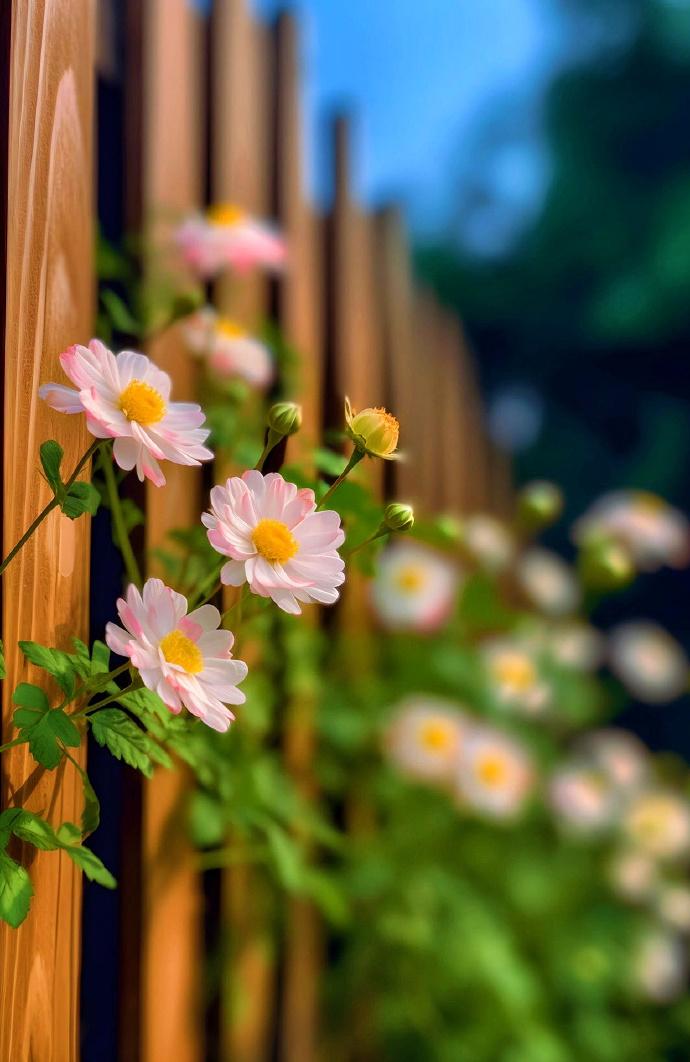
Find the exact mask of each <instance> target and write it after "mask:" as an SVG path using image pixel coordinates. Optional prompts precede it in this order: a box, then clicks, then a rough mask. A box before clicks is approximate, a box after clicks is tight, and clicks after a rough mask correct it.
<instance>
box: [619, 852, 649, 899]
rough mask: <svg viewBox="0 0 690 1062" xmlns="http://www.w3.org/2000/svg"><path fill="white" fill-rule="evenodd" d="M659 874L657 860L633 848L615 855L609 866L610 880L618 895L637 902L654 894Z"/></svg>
mask: <svg viewBox="0 0 690 1062" xmlns="http://www.w3.org/2000/svg"><path fill="white" fill-rule="evenodd" d="M657 876H658V875H657V865H656V863H655V861H654V860H653V859H651V858H650V857H649V856H647V855H644V854H643V853H642V852H638V851H636V850H635V849H632V848H631V849H626V850H624V851H622V852H619V853H618V854H617V855H616V856H614V858H613V860H612V861H611V864H610V867H609V880H610V881H611V885H612V886H613V888H614V889H615V891H616V892H617V893H618V895H619V896H622V897H623V899H624V900H633V901H635V902H637V903H639V902H640V901H641V900H646V899H648V898H649V897H650V896H651V895H652V894H653V892H654V889H655V887H656V884H657Z"/></svg>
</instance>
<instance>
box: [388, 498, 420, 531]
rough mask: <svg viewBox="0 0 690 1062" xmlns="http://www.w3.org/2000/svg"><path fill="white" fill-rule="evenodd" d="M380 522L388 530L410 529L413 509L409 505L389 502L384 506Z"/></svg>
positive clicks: (412, 522)
mask: <svg viewBox="0 0 690 1062" xmlns="http://www.w3.org/2000/svg"><path fill="white" fill-rule="evenodd" d="M381 522H382V524H383V525H384V526H385V527H386V529H387V530H388V531H399V532H403V531H411V530H412V528H413V527H414V510H413V508H412V506H411V505H404V504H403V503H402V502H391V504H390V505H387V506H386V508H385V510H384V513H383V520H382V521H381Z"/></svg>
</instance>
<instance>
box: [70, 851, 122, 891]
mask: <svg viewBox="0 0 690 1062" xmlns="http://www.w3.org/2000/svg"><path fill="white" fill-rule="evenodd" d="M64 851H65V852H66V853H67V855H68V856H69V857H70V859H71V860H72V862H73V863H76V864H77V866H78V867H79V868H80V870H83V872H84V873H85V874H86V876H87V878H88V879H89V881H96V882H98V884H99V885H103V887H104V888H106V889H116V888H117V881H116V880H115V878H114V877H113V875H112V874H111V873H110V871H109V870H108V869H107V868H106V867H105V866H104V865H103V863H102V862H101V860H100V859H99V858H98V856H97V855H96V853H95V852H92V851H91V849H90V848H84V846H83V845H65V846H64Z"/></svg>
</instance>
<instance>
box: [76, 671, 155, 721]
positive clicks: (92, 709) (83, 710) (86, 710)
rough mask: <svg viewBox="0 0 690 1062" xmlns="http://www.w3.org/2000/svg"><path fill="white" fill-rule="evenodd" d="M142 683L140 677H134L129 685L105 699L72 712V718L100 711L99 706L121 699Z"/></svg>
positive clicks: (140, 686) (102, 706)
mask: <svg viewBox="0 0 690 1062" xmlns="http://www.w3.org/2000/svg"><path fill="white" fill-rule="evenodd" d="M143 685H144V683H143V682H142V681H141V679H135V680H134V682H132V683H131V685H129V686H125V688H124V689H122V690H118V691H117V693H113V694H112V695H111V696H110V697H106V698H105V700H103V701H99V702H98V704H89V705H87V706H86V708H81V709H80V710H79V711H78V712H74V713H73V714H72V717H71V718H72V719H76V718H77V717H78V716H80V715H93V714H94V712H100V710H101V708H106V707H107V705H109V704H114V703H115V701H119V700H121V699H122V698H123V697H124V696H126V694H128V693H134V691H135V690H140V689H141V688H142V686H143Z"/></svg>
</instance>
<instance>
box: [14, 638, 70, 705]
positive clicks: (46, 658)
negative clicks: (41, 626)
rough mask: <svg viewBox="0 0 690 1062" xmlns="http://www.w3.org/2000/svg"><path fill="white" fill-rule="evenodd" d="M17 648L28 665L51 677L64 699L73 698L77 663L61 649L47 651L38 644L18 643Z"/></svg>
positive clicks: (45, 647)
mask: <svg viewBox="0 0 690 1062" xmlns="http://www.w3.org/2000/svg"><path fill="white" fill-rule="evenodd" d="M19 648H20V649H21V651H22V652H23V654H24V656H25V657H26V659H27V660H28V661H29V662H30V663H32V664H35V665H36V667H40V668H42V669H43V670H44V671H47V672H48V674H49V675H52V676H53V678H54V679H55V680H56V682H57V683H58V685H59V687H60V689H61V690H62V692H63V693H64V694H65V696H66V697H73V696H74V690H75V685H76V682H75V679H76V678H77V676H78V673H79V672H78V667H77V662H76V661H75V660H74V658H73V657H72V656H70V654H69V653H64V652H63V651H62V649H49V648H48V647H47V646H45V645H39V643H38V642H19ZM15 699H16V698H15ZM17 703H20V702H17Z"/></svg>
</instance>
